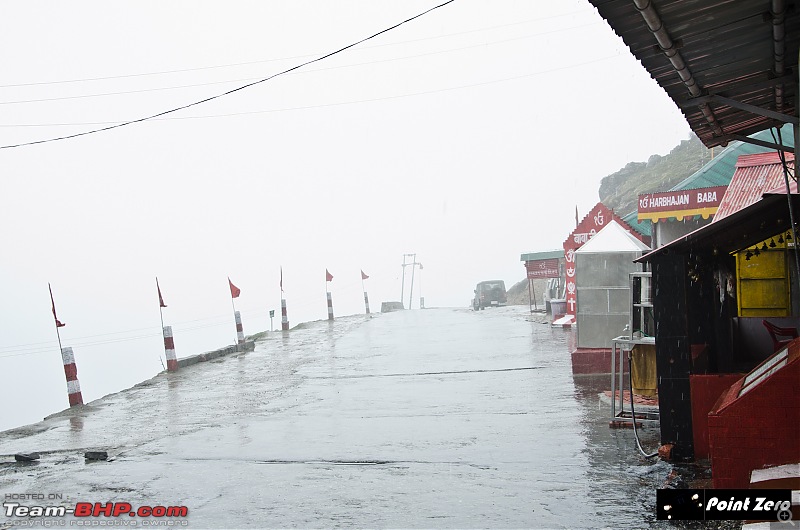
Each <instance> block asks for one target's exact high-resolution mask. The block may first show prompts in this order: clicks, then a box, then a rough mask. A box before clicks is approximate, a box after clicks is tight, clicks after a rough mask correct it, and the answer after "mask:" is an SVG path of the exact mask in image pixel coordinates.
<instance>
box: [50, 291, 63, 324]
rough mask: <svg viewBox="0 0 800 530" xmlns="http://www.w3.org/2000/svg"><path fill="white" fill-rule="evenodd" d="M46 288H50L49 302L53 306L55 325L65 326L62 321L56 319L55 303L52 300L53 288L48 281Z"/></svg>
mask: <svg viewBox="0 0 800 530" xmlns="http://www.w3.org/2000/svg"><path fill="white" fill-rule="evenodd" d="M47 288H48V289H50V304H51V305H52V306H53V318H54V319H55V321H56V327H57V328H63V327H64V326H66V324H64V323H63V322H61V321H60V320H59V319H58V317H57V316H56V303H55V301H54V300H53V288H52V287H50V284H49V283H48V284H47Z"/></svg>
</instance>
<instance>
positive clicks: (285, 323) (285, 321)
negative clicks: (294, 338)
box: [281, 298, 289, 331]
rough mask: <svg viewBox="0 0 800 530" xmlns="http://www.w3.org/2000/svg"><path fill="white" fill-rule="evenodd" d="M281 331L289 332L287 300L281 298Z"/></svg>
mask: <svg viewBox="0 0 800 530" xmlns="http://www.w3.org/2000/svg"><path fill="white" fill-rule="evenodd" d="M281 330H282V331H289V316H288V315H287V314H286V298H281Z"/></svg>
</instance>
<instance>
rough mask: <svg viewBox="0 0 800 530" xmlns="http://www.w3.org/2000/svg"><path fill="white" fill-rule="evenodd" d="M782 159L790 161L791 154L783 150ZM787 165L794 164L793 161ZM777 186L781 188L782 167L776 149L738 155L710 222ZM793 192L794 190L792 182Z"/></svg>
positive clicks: (756, 199)
mask: <svg viewBox="0 0 800 530" xmlns="http://www.w3.org/2000/svg"><path fill="white" fill-rule="evenodd" d="M786 159H787V161H789V160H792V161H793V160H794V155H792V154H791V153H786ZM789 164H790V165H791V166H793V165H794V163H793V162H789ZM780 187H784V190H783V191H785V184H784V177H783V166H782V165H781V161H780V158H779V157H778V153H777V152H775V151H772V152H768V153H758V154H753V155H742V156H740V157H739V160H738V161H737V163H736V171H735V172H734V174H733V178H732V179H731V183H730V184H729V185H728V189H727V190H726V191H725V196H724V197H723V198H722V202H721V203H720V205H719V209H718V210H717V213H716V215H715V216H714V222H717V221H720V220H721V219H723V218H725V217H728V216H729V215H731V214H732V213H734V212H738V211H739V210H741V209H742V208H746V207H747V206H750V205H751V204H753V203H754V202H756V201H759V200H761V196H762V195H764V193H765V192H769V191H772V190H775V189H776V188H780ZM793 191H794V192H796V191H797V185H796V183H795V186H794V190H793Z"/></svg>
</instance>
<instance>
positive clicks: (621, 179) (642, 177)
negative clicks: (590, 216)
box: [598, 134, 711, 215]
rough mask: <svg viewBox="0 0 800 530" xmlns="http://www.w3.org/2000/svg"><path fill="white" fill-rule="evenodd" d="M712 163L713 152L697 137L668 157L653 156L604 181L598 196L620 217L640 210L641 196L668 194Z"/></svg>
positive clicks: (680, 146) (686, 141)
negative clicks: (665, 192) (637, 207)
mask: <svg viewBox="0 0 800 530" xmlns="http://www.w3.org/2000/svg"><path fill="white" fill-rule="evenodd" d="M709 160H711V150H710V149H708V148H706V147H705V146H704V145H703V144H702V142H700V140H699V139H698V138H697V136H695V135H694V134H692V135H691V137H690V138H689V139H688V140H684V141H682V142H681V143H680V145H678V146H677V147H675V148H674V149H673V150H672V151H670V153H669V154H668V155H665V156H659V155H652V156H651V157H650V158H649V159H648V160H647V162H630V163H628V165H626V166H625V167H624V168H622V169H620V170H619V171H617V172H616V173H612V174H611V175H608V176H606V177H604V178H603V180H602V181H601V182H600V189H599V190H598V193H599V195H600V200H601V201H602V203H603V204H605V205H606V206H608V207H609V208H612V209H613V210H614V211H615V212H617V213H619V214H620V215H626V214H628V213H630V212H632V211H634V210H636V201H637V199H638V197H639V195H640V194H642V193H650V192H656V191H667V190H669V189H670V188H672V187H673V186H675V185H676V184H678V183H679V182H681V181H682V180H683V179H685V178H686V177H688V176H690V175H691V174H692V173H694V172H695V171H697V170H698V169H700V168H701V167H702V166H703V165H704V164H705V163H706V162H708V161H709Z"/></svg>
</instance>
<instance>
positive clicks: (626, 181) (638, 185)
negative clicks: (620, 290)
mask: <svg viewBox="0 0 800 530" xmlns="http://www.w3.org/2000/svg"><path fill="white" fill-rule="evenodd" d="M709 160H711V150H710V149H708V148H706V147H705V146H704V145H703V144H702V142H700V139H699V138H697V136H695V135H694V133H692V135H691V136H690V137H689V139H688V140H684V141H682V142H681V143H680V145H678V146H676V147H675V148H674V149H673V150H672V151H670V152H669V154H667V155H665V156H660V155H652V156H651V157H650V158H649V159H648V160H647V162H630V163H628V165H626V166H625V167H624V168H622V169H620V170H619V171H617V172H616V173H612V174H611V175H608V176H606V177H604V178H603V180H601V181H600V189H599V190H598V194H599V195H600V200H601V201H602V202H603V204H605V205H606V206H608V207H609V208H611V209H613V210H614V211H615V212H617V213H618V214H620V215H626V214H628V213H630V212H633V211H635V210H636V202H637V200H638V198H639V195H640V194H642V193H651V192H657V191H667V190H669V189H670V188H672V187H673V186H675V185H676V184H678V183H679V182H681V181H682V180H684V179H685V178H686V177H688V176H690V175H691V174H692V173H694V172H695V171H697V170H698V169H700V168H701V167H703V165H704V164H705V163H706V162H708V161H709ZM544 287H545V280H534V288H535V293H536V303H537V304H539V305H544V301H543V300H542V293H543V291H544ZM528 298H529V295H528V280H527V279H523V280H521V281H519V282H517V283H515V284H514V285H513V286H512V287H511V288H510V289H509V290H508V304H509V305H528Z"/></svg>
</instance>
